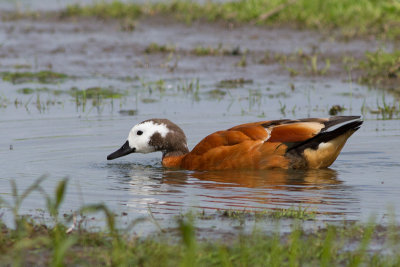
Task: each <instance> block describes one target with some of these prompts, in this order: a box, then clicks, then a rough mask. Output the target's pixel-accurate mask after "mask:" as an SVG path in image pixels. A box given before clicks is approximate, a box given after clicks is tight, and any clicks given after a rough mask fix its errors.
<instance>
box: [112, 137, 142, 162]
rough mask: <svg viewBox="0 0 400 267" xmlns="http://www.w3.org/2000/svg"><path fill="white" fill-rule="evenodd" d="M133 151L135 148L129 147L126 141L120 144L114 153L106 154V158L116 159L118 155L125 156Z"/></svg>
mask: <svg viewBox="0 0 400 267" xmlns="http://www.w3.org/2000/svg"><path fill="white" fill-rule="evenodd" d="M133 152H135V148H131V147H130V146H129V143H128V141H126V142H125V144H123V146H121V148H120V149H118V150H117V151H115V152H114V153H111V154H110V155H108V156H107V160H112V159H116V158H119V157H123V156H126V155H128V154H130V153H133Z"/></svg>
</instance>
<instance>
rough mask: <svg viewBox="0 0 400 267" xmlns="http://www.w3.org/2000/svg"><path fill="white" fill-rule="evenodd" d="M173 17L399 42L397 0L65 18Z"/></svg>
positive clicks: (100, 9) (243, 2)
mask: <svg viewBox="0 0 400 267" xmlns="http://www.w3.org/2000/svg"><path fill="white" fill-rule="evenodd" d="M156 14H162V15H172V16H174V17H176V18H177V19H179V20H184V21H186V22H192V21H194V20H198V19H204V20H207V21H210V22H213V21H230V22H240V23H248V22H251V23H257V24H272V25H274V24H292V25H297V26H299V27H305V28H312V29H320V30H323V29H341V31H342V33H343V34H344V35H345V36H348V37H353V36H360V35H371V34H373V35H380V36H382V37H389V38H396V39H398V38H400V27H399V25H400V2H398V1H395V0H358V1H353V0H289V1H288V0H251V1H248V0H238V1H231V2H223V3H218V2H212V1H206V2H205V3H202V4H199V3H196V2H192V1H185V0H173V1H166V2H161V3H145V4H137V3H123V2H121V1H113V2H111V3H107V2H97V3H95V4H93V5H89V6H81V5H70V6H68V7H67V8H66V9H65V10H64V11H63V12H62V13H61V15H62V16H63V17H70V16H85V17H92V16H94V17H98V18H102V19H107V18H118V19H120V18H132V19H137V18H138V17H141V16H151V15H156Z"/></svg>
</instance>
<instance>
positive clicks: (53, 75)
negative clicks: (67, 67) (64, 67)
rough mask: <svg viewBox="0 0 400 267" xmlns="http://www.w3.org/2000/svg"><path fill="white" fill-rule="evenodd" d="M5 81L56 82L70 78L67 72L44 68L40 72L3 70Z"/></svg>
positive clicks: (2, 75)
mask: <svg viewBox="0 0 400 267" xmlns="http://www.w3.org/2000/svg"><path fill="white" fill-rule="evenodd" d="M0 76H1V77H2V79H3V81H8V82H11V83H13V84H20V83H29V82H38V83H56V82H60V81H63V80H64V79H66V78H68V76H67V75H66V74H63V73H58V72H52V71H48V70H43V71H39V72H1V73H0Z"/></svg>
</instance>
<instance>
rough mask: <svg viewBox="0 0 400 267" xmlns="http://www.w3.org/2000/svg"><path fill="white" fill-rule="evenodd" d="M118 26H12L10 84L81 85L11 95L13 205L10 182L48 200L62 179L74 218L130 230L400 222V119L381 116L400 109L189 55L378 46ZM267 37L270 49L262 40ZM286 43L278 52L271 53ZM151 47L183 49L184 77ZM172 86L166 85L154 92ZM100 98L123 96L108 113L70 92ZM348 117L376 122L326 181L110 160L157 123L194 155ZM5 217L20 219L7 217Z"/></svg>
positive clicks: (109, 104) (0, 33)
mask: <svg viewBox="0 0 400 267" xmlns="http://www.w3.org/2000/svg"><path fill="white" fill-rule="evenodd" d="M28 26H29V31H26V29H27V27H28ZM115 27H116V25H113V24H111V25H105V24H101V23H99V24H96V23H93V22H81V23H67V22H55V23H54V22H51V23H50V22H30V21H17V22H6V23H4V24H2V25H1V26H0V37H1V38H2V40H1V41H2V42H1V43H3V46H2V47H1V48H0V57H1V65H0V69H1V71H15V70H16V69H17V64H19V65H21V64H22V65H26V66H25V67H24V68H25V69H23V70H25V71H37V70H42V69H48V68H49V67H51V68H52V69H53V70H54V71H57V72H62V73H66V74H68V75H70V76H73V77H72V78H69V79H66V80H64V81H58V82H56V83H54V84H38V83H22V84H12V83H10V82H7V81H1V82H0V103H3V105H2V107H1V108H0V128H1V131H0V159H1V168H0V196H1V197H3V198H4V199H7V200H10V199H11V193H10V192H11V189H10V184H9V180H10V179H15V181H16V182H17V185H18V188H19V189H20V190H23V189H24V188H27V187H28V186H29V185H30V184H32V183H33V182H34V181H35V180H36V179H37V178H38V177H40V176H41V175H47V176H48V178H47V179H46V180H45V182H44V183H43V185H44V186H43V187H44V188H45V189H46V191H47V192H49V193H51V192H52V191H53V188H54V186H55V185H56V183H57V182H58V181H59V180H60V179H62V178H63V177H69V178H70V181H69V187H68V192H67V196H66V199H65V202H64V204H63V206H62V210H63V211H65V212H68V211H71V210H76V209H77V208H79V207H80V206H82V205H83V204H88V203H98V202H104V203H106V204H107V205H108V206H109V207H110V208H111V209H112V210H113V211H115V212H116V213H117V214H122V213H123V212H126V213H127V214H128V215H127V216H125V218H126V219H125V220H127V221H128V220H129V219H134V218H138V217H141V216H143V215H147V214H148V213H149V209H150V210H151V211H152V212H153V214H154V215H155V216H156V217H157V218H159V219H165V220H168V218H171V216H172V215H178V214H181V213H184V212H186V211H188V210H191V209H193V208H200V209H201V210H203V209H204V210H205V211H206V212H214V211H215V210H216V209H239V210H243V209H247V210H249V209H251V210H253V209H260V210H263V209H276V208H290V207H293V206H295V207H297V206H298V205H301V206H302V207H306V208H309V209H310V210H315V211H316V212H317V214H318V215H317V218H319V219H321V220H343V219H344V220H359V219H366V218H368V217H369V216H370V215H371V214H376V215H377V216H378V218H379V219H380V220H381V219H382V220H384V218H385V216H386V214H387V213H388V211H389V209H390V208H392V209H394V211H395V212H396V214H400V212H399V211H400V210H399V209H400V208H399V205H398V203H399V202H400V194H398V192H399V191H400V180H399V179H398V178H399V177H398V176H399V174H398V173H399V172H398V171H399V167H400V163H399V161H398V158H399V153H400V152H399V150H398V149H396V148H398V147H399V141H398V140H399V136H400V121H399V120H398V118H397V117H396V116H394V118H393V119H388V120H382V115H381V114H378V115H376V114H372V113H371V112H370V110H376V109H378V106H382V105H383V101H385V102H386V103H389V104H392V103H396V104H398V102H397V100H396V99H394V98H393V97H391V96H390V95H389V94H387V93H386V94H385V93H384V92H383V91H380V90H375V89H368V88H366V87H363V86H360V85H357V84H354V83H350V82H345V81H343V80H344V79H348V75H344V77H343V75H341V74H336V75H328V76H325V77H319V76H307V75H306V76H304V75H303V76H302V75H300V76H297V77H290V76H289V75H288V73H287V72H285V71H283V70H282V69H281V67H280V66H279V65H274V64H272V65H262V64H258V63H257V59H255V58H250V59H248V64H247V66H246V67H245V68H241V67H236V66H235V63H236V62H238V61H239V60H240V58H241V56H239V57H235V56H209V57H196V56H193V55H191V54H190V53H189V52H188V51H190V49H191V48H193V47H194V46H196V45H199V44H201V45H204V46H213V47H215V46H216V45H218V43H222V44H223V46H224V47H235V46H237V45H239V46H240V47H241V49H246V48H247V49H249V50H250V51H252V52H254V54H252V55H253V57H257V56H259V55H262V54H263V52H264V50H266V49H267V50H269V51H278V52H282V53H291V52H292V51H294V50H295V49H299V48H303V49H304V50H307V49H311V48H310V43H317V44H319V46H320V49H321V51H327V50H329V48H330V47H335V49H336V50H337V51H339V52H341V53H352V51H356V50H357V48H359V47H360V45H361V46H362V47H365V49H374V48H375V47H376V44H375V43H370V42H367V41H357V42H355V43H336V42H333V41H326V40H324V39H321V38H320V36H318V35H316V34H313V33H310V32H291V31H290V30H285V29H284V30H276V29H275V30H262V29H259V28H251V30H250V29H246V28H238V29H233V30H232V29H231V30H224V28H215V27H212V26H207V25H194V26H192V27H187V26H182V25H179V24H174V23H171V24H170V25H167V26H165V25H164V24H159V23H157V21H156V22H154V21H148V22H143V23H142V24H140V25H139V26H138V29H136V30H135V31H134V32H129V33H127V32H120V31H118V30H116V28H115ZM24 29H25V30H24ZM218 31H219V34H218ZM290 33H292V34H290ZM246 34H247V35H248V36H247V35H246ZM254 35H257V36H258V37H257V38H250V36H253V37H254ZM168 36H169V37H168ZM171 36H174V37H171ZM238 36H240V38H236V37H238ZM274 36H275V38H278V39H277V41H276V42H271V41H269V40H270V39H269V38H270V37H274ZM247 37H248V38H247ZM294 41H296V43H294ZM151 42H158V43H161V44H165V43H173V44H176V45H177V46H178V47H179V49H181V51H180V52H178V54H179V56H177V55H173V57H175V58H178V59H177V60H178V61H179V62H178V66H177V67H176V69H174V70H173V71H171V69H170V68H169V67H168V66H171V65H172V63H171V62H174V60H172V61H168V60H167V58H168V54H149V55H147V54H145V53H144V52H143V51H144V49H145V47H146V46H147V45H148V44H149V43H151ZM276 44H282V45H276ZM283 44H286V45H283ZM60 48H62V49H60ZM354 53H356V52H354ZM49 64H51V65H49ZM17 70H19V71H21V70H20V69H19V67H18V69H17ZM127 77H128V78H127ZM238 78H243V79H245V80H251V82H248V83H243V84H238V85H234V86H228V85H226V84H225V85H222V86H221V85H220V82H221V81H222V80H226V79H238ZM160 79H163V80H164V82H161V83H155V82H156V81H158V80H160ZM197 82H198V88H197ZM190 84H191V85H192V88H191V89H190V88H189V87H190ZM291 84H292V85H293V86H292V85H291ZM93 86H101V87H103V88H109V87H110V88H112V90H114V91H115V92H119V93H121V94H122V97H121V98H115V99H107V98H101V99H95V100H96V103H95V104H93V99H87V101H86V104H85V105H82V104H81V103H80V102H79V103H78V102H77V99H76V97H75V96H74V95H73V93H71V87H78V88H79V89H86V88H89V87H93ZM43 87H46V88H48V89H46V90H42V91H40V90H39V91H38V92H35V93H33V94H22V93H20V92H19V91H18V90H19V89H23V88H33V89H35V88H43ZM292 87H293V88H294V89H291V88H292ZM215 89H219V91H215ZM383 97H384V99H385V100H383ZM1 101H3V102H1ZM335 104H340V105H343V106H344V107H345V108H346V110H345V111H344V112H343V113H342V114H343V115H358V114H362V115H363V118H364V120H365V122H364V124H363V126H362V127H361V129H360V130H359V131H357V133H355V134H354V136H353V137H351V138H350V139H349V141H348V143H347V145H346V146H345V147H344V149H343V152H342V153H341V154H340V156H339V158H338V159H337V161H336V162H335V163H334V164H333V165H332V166H331V168H330V169H327V170H308V171H285V170H269V171H241V172H240V171H239V172H237V171H235V172H234V171H227V172H222V171H221V172H196V171H185V170H168V169H164V168H162V166H161V164H160V159H161V154H159V153H153V154H146V155H140V154H132V155H129V156H127V157H124V158H121V159H117V160H114V161H106V156H107V155H108V154H109V153H110V152H113V151H114V150H116V149H117V148H119V147H120V145H122V144H123V143H124V142H125V140H126V136H127V134H128V132H129V130H130V128H131V127H132V126H133V125H134V124H136V123H138V122H140V121H143V120H145V119H149V118H160V117H162V118H168V119H170V120H172V121H173V122H175V123H177V124H178V125H180V126H181V127H182V129H183V130H184V131H185V133H186V135H187V137H188V145H189V147H190V148H193V147H194V146H195V145H196V143H197V142H199V141H200V140H201V139H202V138H203V137H205V136H206V135H207V134H209V133H212V132H214V131H217V130H220V129H226V128H229V127H232V126H234V125H237V124H240V123H245V122H250V121H258V120H267V119H281V118H301V117H310V116H311V117H327V116H329V115H328V111H329V108H330V107H331V106H332V105H335ZM129 110H131V112H133V110H135V112H134V113H135V115H133V116H129V115H126V114H127V113H129V112H128V111H129ZM121 111H122V112H121ZM124 111H125V112H124ZM43 207H44V200H43V196H41V195H40V194H39V193H37V192H35V193H33V194H32V195H31V196H30V197H29V199H28V200H27V201H26V202H25V203H24V205H23V207H22V212H24V213H35V212H36V211H37V209H41V208H43ZM2 212H4V214H3V217H4V218H6V219H7V218H10V214H9V213H7V212H6V210H5V209H3V210H2ZM397 218H399V217H397Z"/></svg>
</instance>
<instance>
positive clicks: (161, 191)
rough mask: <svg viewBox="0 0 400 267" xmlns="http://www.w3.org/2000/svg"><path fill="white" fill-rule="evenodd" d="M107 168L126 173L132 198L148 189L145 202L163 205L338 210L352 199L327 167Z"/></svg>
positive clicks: (320, 211)
mask: <svg viewBox="0 0 400 267" xmlns="http://www.w3.org/2000/svg"><path fill="white" fill-rule="evenodd" d="M117 166H118V165H115V166H114V167H117ZM112 169H114V170H118V171H117V172H118V173H119V174H118V175H117V176H119V177H120V179H121V183H127V179H129V178H130V182H128V183H129V185H130V186H129V187H130V190H129V191H130V192H131V194H132V195H133V196H136V197H134V198H138V197H139V198H140V197H144V195H148V197H151V199H152V201H149V202H151V203H148V204H151V205H157V204H161V202H162V206H163V207H164V209H171V208H173V207H175V208H178V207H188V205H191V204H195V205H196V207H200V208H206V209H244V208H246V209H248V208H250V209H252V208H254V209H260V208H262V209H264V208H270V209H271V208H272V209H274V208H282V207H285V208H288V207H291V206H298V205H301V206H302V207H312V208H317V213H324V214H343V212H345V209H346V208H345V207H346V204H347V203H349V202H351V203H354V202H357V200H356V199H354V196H353V195H352V194H351V190H349V189H348V188H347V186H345V185H343V184H342V181H341V180H339V179H338V178H337V177H338V174H337V172H336V171H335V170H332V169H317V170H314V169H312V170H284V169H271V170H262V171H260V170H257V171H251V170H246V171H187V170H173V169H165V168H162V167H150V166H146V167H144V166H141V165H135V164H134V165H130V167H128V164H127V165H124V168H121V166H119V168H112ZM121 172H122V173H121ZM113 176H114V178H117V177H116V176H115V175H113ZM122 177H124V178H122ZM128 177H129V178H128ZM117 179H118V178H117ZM144 181H147V182H144ZM346 188H347V189H346ZM154 198H157V199H158V198H160V199H159V200H158V201H157V200H155V199H154ZM143 200H144V199H143V198H142V199H141V202H142V201H143ZM131 201H133V202H136V201H139V199H137V200H136V201H135V200H134V199H131ZM158 208H161V207H160V206H159V207H158ZM179 209H180V208H179Z"/></svg>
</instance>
